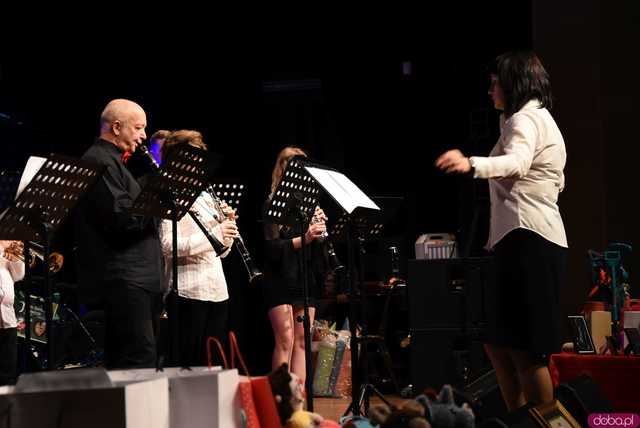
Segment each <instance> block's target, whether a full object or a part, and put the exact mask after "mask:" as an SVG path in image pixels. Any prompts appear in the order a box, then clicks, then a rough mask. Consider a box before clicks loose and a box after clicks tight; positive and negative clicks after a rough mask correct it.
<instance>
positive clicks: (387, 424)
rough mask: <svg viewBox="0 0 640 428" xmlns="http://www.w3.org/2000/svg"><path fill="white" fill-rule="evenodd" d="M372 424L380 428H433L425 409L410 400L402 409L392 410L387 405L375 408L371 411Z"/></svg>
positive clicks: (395, 408) (394, 407) (393, 408)
mask: <svg viewBox="0 0 640 428" xmlns="http://www.w3.org/2000/svg"><path fill="white" fill-rule="evenodd" d="M369 416H370V417H371V422H373V423H374V424H376V425H379V426H380V428H431V424H430V423H429V422H428V421H427V420H426V419H425V417H424V407H422V405H421V404H420V403H418V402H417V401H415V400H410V401H407V402H406V403H404V404H403V405H402V406H400V407H396V406H393V407H392V408H391V407H389V406H387V405H386V404H379V405H376V406H373V407H372V408H371V409H370V410H369Z"/></svg>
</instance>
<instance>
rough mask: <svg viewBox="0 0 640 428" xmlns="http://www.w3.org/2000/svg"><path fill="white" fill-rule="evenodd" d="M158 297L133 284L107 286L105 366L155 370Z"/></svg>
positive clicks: (160, 307) (160, 304)
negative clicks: (150, 368)
mask: <svg viewBox="0 0 640 428" xmlns="http://www.w3.org/2000/svg"><path fill="white" fill-rule="evenodd" d="M161 310H162V295H161V294H160V293H153V292H151V291H148V290H145V289H143V288H140V287H136V286H134V285H126V284H122V283H115V284H113V283H112V284H109V288H108V289H107V293H106V302H105V321H106V326H105V327H106V331H105V365H106V366H107V368H109V369H115V368H119V369H123V368H135V367H155V365H156V355H157V350H156V337H157V332H158V326H159V321H160V311H161Z"/></svg>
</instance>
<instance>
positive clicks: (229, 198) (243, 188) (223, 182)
mask: <svg viewBox="0 0 640 428" xmlns="http://www.w3.org/2000/svg"><path fill="white" fill-rule="evenodd" d="M210 184H211V186H212V187H213V190H214V191H215V192H216V194H217V195H218V197H219V198H220V200H221V201H222V202H225V203H226V204H227V205H229V206H230V207H231V208H232V209H234V210H237V209H238V207H239V206H240V205H242V203H243V202H244V200H245V197H246V195H247V185H246V184H245V183H244V182H243V181H241V180H234V179H220V178H216V180H215V181H211V182H210Z"/></svg>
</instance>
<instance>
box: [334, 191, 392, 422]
mask: <svg viewBox="0 0 640 428" xmlns="http://www.w3.org/2000/svg"><path fill="white" fill-rule="evenodd" d="M371 200H372V201H373V202H374V203H375V204H376V205H378V206H379V207H380V209H379V210H377V211H375V210H360V211H358V212H354V213H351V214H349V213H348V212H346V211H343V213H342V215H341V216H340V217H339V218H338V220H337V222H336V223H335V225H334V227H333V229H332V230H331V236H332V237H333V240H334V241H344V242H346V243H347V260H348V262H347V263H348V266H349V268H348V269H347V284H348V286H349V288H350V290H349V293H350V299H349V307H350V314H349V316H350V318H351V319H350V323H349V325H350V327H351V330H352V331H351V346H352V347H351V349H352V352H351V368H352V397H351V398H352V401H351V403H350V405H349V407H348V408H347V410H346V411H345V413H344V415H345V416H346V415H347V414H348V413H349V412H353V414H354V415H356V416H357V415H359V414H360V408H361V407H362V404H363V403H364V408H365V414H367V413H368V411H369V397H370V394H371V393H373V394H375V395H376V396H378V397H379V398H380V399H381V400H382V401H383V402H385V403H386V404H387V405H390V404H389V402H388V401H387V399H386V398H385V397H384V396H383V395H382V393H381V392H380V391H378V389H377V388H376V387H375V386H374V385H373V384H372V383H370V382H369V367H368V359H367V358H368V352H369V350H368V344H369V342H370V341H371V342H374V343H377V344H378V345H379V347H380V349H381V352H382V354H383V359H384V362H385V364H386V365H387V368H388V370H389V374H390V376H391V380H392V382H393V384H394V387H395V388H396V389H398V383H397V380H396V379H395V375H394V374H393V372H392V367H391V361H390V358H391V357H390V356H389V354H388V352H387V349H386V345H385V344H384V336H383V335H382V333H381V332H380V334H377V335H375V334H374V335H371V334H369V331H368V326H367V322H366V320H367V301H366V293H365V289H364V272H365V269H364V259H365V255H366V251H365V244H366V243H368V242H374V241H377V240H379V239H380V237H381V236H382V231H383V228H384V225H385V224H387V223H388V222H389V221H390V220H391V219H392V218H393V217H394V216H395V214H396V212H397V211H398V209H399V208H400V206H401V205H402V203H403V202H404V199H403V198H400V197H372V198H371ZM354 243H355V247H356V250H357V251H356V252H355V253H357V254H358V265H357V273H358V278H359V284H358V281H356V280H355V279H354V277H353V273H354V265H355V253H354V251H353V250H354ZM389 296H390V295H389ZM389 296H388V297H387V301H386V303H385V310H384V312H385V313H386V311H387V307H388V302H389V300H388V298H389ZM358 298H359V303H360V317H359V318H360V334H361V335H360V337H359V338H358V337H357V336H356V326H357V324H358V323H357V322H356V320H358V316H357V314H356V302H357V301H358ZM383 316H384V315H383ZM382 328H384V319H383V321H382V322H381V329H382ZM358 343H361V344H362V349H361V352H360V357H358V352H354V350H357V349H358V348H357V347H356V345H357V344H358ZM398 392H399V391H398Z"/></svg>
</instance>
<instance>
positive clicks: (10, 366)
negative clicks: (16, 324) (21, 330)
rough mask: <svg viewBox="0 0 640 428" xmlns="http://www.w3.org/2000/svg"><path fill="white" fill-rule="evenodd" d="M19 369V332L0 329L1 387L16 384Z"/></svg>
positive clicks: (13, 329)
mask: <svg viewBox="0 0 640 428" xmlns="http://www.w3.org/2000/svg"><path fill="white" fill-rule="evenodd" d="M17 368H18V330H17V329H16V328H1V329H0V385H13V384H15V383H16V376H17Z"/></svg>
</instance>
